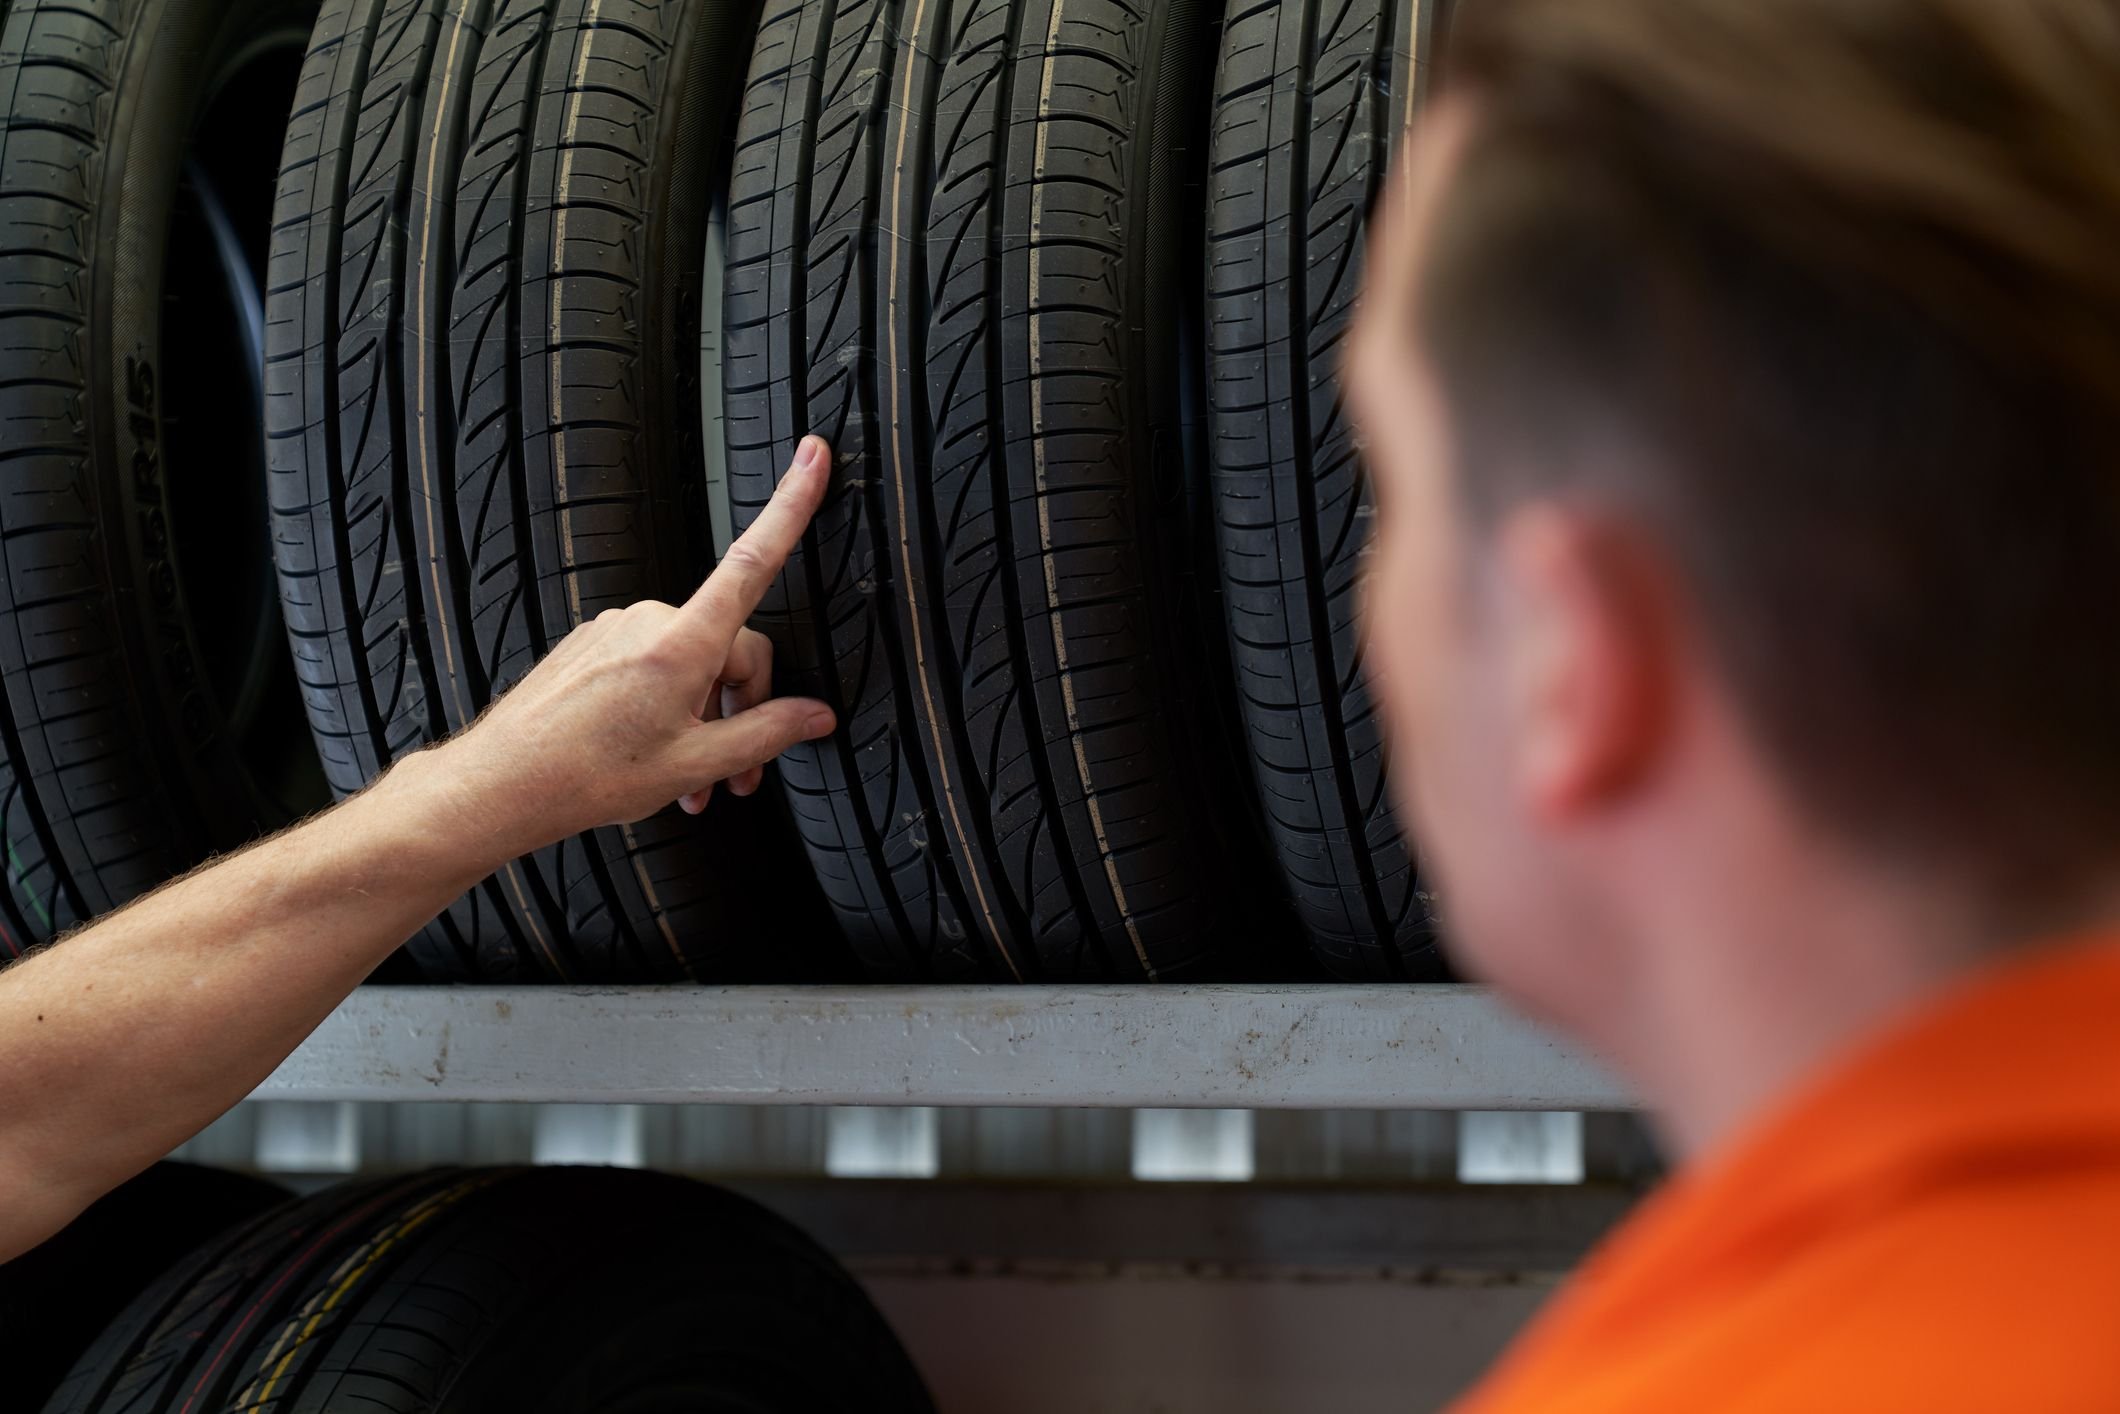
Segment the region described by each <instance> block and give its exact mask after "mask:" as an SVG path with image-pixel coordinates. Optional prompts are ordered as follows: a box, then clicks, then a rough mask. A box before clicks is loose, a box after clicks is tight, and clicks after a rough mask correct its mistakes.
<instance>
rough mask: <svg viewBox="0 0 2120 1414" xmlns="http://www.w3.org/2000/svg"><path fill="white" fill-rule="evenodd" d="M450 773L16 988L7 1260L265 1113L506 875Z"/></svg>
mask: <svg viewBox="0 0 2120 1414" xmlns="http://www.w3.org/2000/svg"><path fill="white" fill-rule="evenodd" d="M447 754H448V748H443V749H441V750H440V751H438V752H430V753H422V754H420V755H415V756H412V757H408V758H407V759H406V760H405V761H404V762H402V763H400V765H399V766H398V767H397V768H395V769H393V770H392V771H391V772H390V773H389V774H387V775H386V776H384V777H383V778H382V779H381V780H379V781H378V782H377V783H376V784H375V785H374V786H373V787H371V788H370V789H369V790H368V791H366V792H364V793H363V794H361V795H359V796H356V797H355V798H354V799H352V800H350V801H348V802H346V803H345V804H344V805H342V806H340V807H339V808H338V809H336V810H333V811H331V812H330V813H328V814H326V815H323V816H320V817H318V818H316V819H314V820H311V821H309V822H307V823H306V824H303V825H300V826H298V827H296V828H294V829H292V830H289V831H287V832H285V833H283V834H281V835H279V836H277V837H275V838H273V839H270V840H267V841H265V842H264V843H262V844H258V845H255V846H253V847H252V848H250V849H248V850H246V851H244V852H243V853H241V854H239V855H236V856H234V857H232V858H229V859H226V860H223V861H220V862H219V863H217V864H216V865H214V866H213V867H211V868H209V869H204V870H201V871H199V872H198V873H195V874H193V875H191V876H190V877H188V878H185V879H182V880H179V881H178V882H176V883H173V884H171V885H169V886H168V887H166V888H164V889H162V890H160V891H158V892H156V893H154V894H152V895H150V896H148V897H147V898H144V899H142V900H140V901H139V902H137V903H135V904H133V905H132V906H131V907H129V908H127V909H124V910H123V911H121V912H119V913H116V914H113V915H111V916H110V917H107V918H105V919H104V920H102V921H101V922H98V923H96V924H94V925H92V926H90V927H89V928H87V929H85V930H83V931H81V932H79V933H76V934H75V935H73V936H72V937H71V938H69V939H67V940H65V941H64V942H62V943H60V944H59V945H58V946H56V947H54V948H52V949H50V950H48V951H46V952H44V953H42V954H39V955H38V956H36V957H33V958H31V959H29V960H28V961H26V962H24V963H21V964H19V965H17V966H16V967H14V968H12V969H10V970H9V971H7V972H6V973H5V974H0V1075H5V1076H6V1077H8V1079H7V1083H6V1085H5V1087H4V1088H0V1192H4V1193H6V1194H8V1195H10V1201H8V1202H6V1203H0V1260H5V1259H6V1258H7V1257H8V1256H10V1255H11V1254H13V1253H14V1252H16V1251H19V1250H22V1249H23V1248H26V1247H27V1246H29V1245H32V1244H34V1243H35V1242H37V1241H40V1240H41V1239H42V1238H43V1237H44V1236H46V1235H48V1233H49V1231H51V1230H55V1229H56V1228H57V1227H58V1226H59V1225H60V1224H62V1223H63V1222H64V1221H66V1220H67V1219H68V1218H69V1217H71V1215H72V1214H73V1212H75V1211H77V1210H78V1209H79V1208H80V1207H81V1206H83V1205H84V1204H86V1203H87V1202H89V1201H91V1200H93V1199H94V1198H95V1197H96V1196H97V1195H98V1194H100V1193H102V1192H104V1191H105V1190H106V1189H108V1188H110V1187H111V1186H113V1185H115V1184H116V1183H118V1182H121V1181H123V1180H124V1179H125V1178H127V1177H129V1176H130V1175H131V1174H133V1173H135V1172H137V1171H138V1170H139V1169H141V1168H142V1167H144V1166H145V1165H147V1164H149V1163H152V1162H153V1161H154V1160H155V1159H157V1158H160V1157H161V1156H162V1155H163V1154H165V1153H167V1152H168V1151H169V1150H170V1149H172V1148H174V1147H175V1146H176V1145H177V1144H179V1143H182V1142H183V1141H184V1140H185V1139H187V1138H189V1137H190V1136H191V1135H193V1134H195V1133H197V1132H198V1130H199V1128H200V1127H201V1126H203V1125H204V1124H206V1123H207V1122H208V1121H210V1120H211V1119H212V1118H213V1117H214V1116H216V1115H218V1114H220V1113H221V1112H222V1111H223V1110H225V1109H227V1108H228V1107H229V1106H230V1105H232V1104H234V1103H235V1102H236V1101H237V1100H239V1099H241V1098H242V1097H243V1096H244V1095H246V1094H248V1093H249V1092H250V1090H251V1089H252V1088H254V1087H255V1086H256V1085H257V1084H258V1082H259V1081H261V1080H263V1079H264V1078H265V1077H266V1076H267V1075H269V1074H270V1073H271V1071H272V1069H273V1067H274V1066H275V1065H277V1064H278V1063H279V1061H280V1059H281V1058H282V1057H284V1056H285V1055H286V1054H287V1053H288V1052H289V1051H291V1050H292V1049H293V1048H294V1047H295V1046H296V1045H298V1044H300V1042H301V1040H302V1038H303V1037H304V1036H306V1035H308V1034H309V1032H310V1031H311V1030H313V1029H314V1028H315V1027H316V1025H317V1023H318V1022H319V1021H321V1020H322V1019H323V1018H324V1016H325V1015H326V1014H328V1013H329V1012H330V1010H331V1008H332V1007H333V1006H334V1005H336V1004H337V1003H338V1002H339V1000H340V999H342V998H343V997H344V996H345V995H346V994H347V993H348V992H349V991H351V990H352V989H353V987H354V986H356V985H357V984H358V983H359V982H360V981H361V979H362V978H363V977H365V976H366V975H367V974H368V973H369V972H370V971H371V970H373V969H374V968H375V966H376V965H377V964H378V963H379V962H381V961H382V960H383V959H384V958H385V957H387V956H388V955H389V954H390V952H391V951H392V950H393V949H394V948H396V947H397V946H398V944H400V943H401V942H403V941H404V940H405V938H406V937H408V936H410V935H411V934H412V933H413V932H414V931H415V930H417V929H418V928H419V927H420V925H421V924H422V923H424V922H425V921H426V920H427V919H429V918H431V917H433V916H434V915H435V914H436V913H438V912H439V911H441V909H443V908H444V907H446V906H447V905H448V904H449V902H450V901H451V900H452V899H454V898H455V897H456V896H457V895H458V894H460V893H462V892H463V890H464V889H466V888H468V887H470V886H471V885H472V884H474V883H475V882H476V881H477V880H478V879H480V878H481V877H482V876H484V875H485V874H486V873H487V872H488V871H490V870H491V869H492V868H494V867H495V866H496V865H497V864H498V863H500V862H501V859H502V858H503V857H504V856H500V855H497V854H495V852H494V851H495V850H497V849H502V848H506V847H507V843H506V842H503V841H501V840H499V839H497V838H495V837H494V836H493V835H492V834H491V833H490V832H489V831H488V830H487V829H485V828H482V826H484V824H485V822H483V821H481V820H478V819H476V818H472V817H470V816H469V815H468V813H467V811H466V808H465V803H464V802H465V796H464V793H463V791H462V790H461V789H460V788H459V787H458V785H457V784H456V783H455V782H453V781H452V780H451V779H450V772H449V769H448V766H447V763H446V757H447ZM17 1199H23V1200H27V1201H16V1200H17Z"/></svg>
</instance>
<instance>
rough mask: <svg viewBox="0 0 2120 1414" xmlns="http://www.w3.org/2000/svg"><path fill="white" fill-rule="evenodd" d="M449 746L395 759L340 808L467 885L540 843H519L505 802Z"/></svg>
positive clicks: (518, 828) (517, 821)
mask: <svg viewBox="0 0 2120 1414" xmlns="http://www.w3.org/2000/svg"><path fill="white" fill-rule="evenodd" d="M454 746H455V743H454V742H447V743H443V744H442V745H439V746H432V747H428V748H426V749H425V750H422V751H415V752H413V753H412V754H411V755H409V756H404V757H401V758H399V759H398V761H396V762H395V763H394V764H393V765H392V766H391V767H390V769H389V770H387V771H385V772H384V773H383V774H382V775H381V776H379V777H377V778H376V780H375V782H374V784H372V785H370V786H369V787H368V789H367V790H365V791H363V792H362V793H361V794H360V795H359V796H357V797H356V798H355V799H354V800H352V801H349V802H348V804H347V808H348V809H356V808H358V809H361V810H363V811H364V812H372V813H373V815H374V818H376V819H377V820H378V821H381V822H383V823H384V825H385V827H386V828H387V829H389V830H390V831H391V833H393V834H394V835H397V836H399V837H401V838H403V839H404V840H405V841H406V842H407V843H408V845H411V846H413V847H415V848H417V850H418V851H419V853H420V856H421V857H422V858H423V859H426V860H428V861H430V862H431V863H432V864H433V866H434V867H435V868H436V870H437V871H438V872H440V873H443V874H447V875H451V876H453V877H457V878H461V879H462V880H463V887H466V888H468V887H470V886H471V885H472V884H474V883H476V882H477V881H478V880H480V879H483V878H484V877H485V876H486V875H488V874H490V873H492V872H493V871H494V870H496V869H498V868H500V867H501V866H502V865H504V864H506V863H507V862H508V861H509V860H511V859H514V858H516V857H517V856H518V855H521V854H525V853H527V852H529V851H530V850H532V849H535V848H537V847H538V845H540V844H544V843H547V841H543V840H534V841H530V842H528V843H523V842H522V841H521V840H520V839H519V838H518V836H519V835H520V834H521V823H522V822H521V821H520V819H519V818H515V812H512V811H511V810H509V809H508V802H507V800H506V799H505V797H504V796H503V795H502V794H501V792H500V790H499V789H497V787H496V786H495V785H494V784H491V783H489V782H487V781H485V780H484V779H482V776H481V773H480V772H478V771H477V770H475V769H472V767H473V766H474V764H475V763H472V762H470V761H468V760H466V759H465V756H464V755H463V753H461V752H456V751H454V750H452V748H453V747H454Z"/></svg>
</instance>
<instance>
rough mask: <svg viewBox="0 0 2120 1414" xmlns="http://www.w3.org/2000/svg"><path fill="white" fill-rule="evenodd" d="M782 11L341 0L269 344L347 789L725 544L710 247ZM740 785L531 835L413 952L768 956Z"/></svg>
mask: <svg viewBox="0 0 2120 1414" xmlns="http://www.w3.org/2000/svg"><path fill="white" fill-rule="evenodd" d="M748 33H749V13H748V11H747V10H746V8H745V7H744V6H743V5H741V4H705V3H683V4H662V3H644V2H643V0H329V3H328V4H326V6H325V8H324V12H323V14H322V16H321V17H320V18H319V20H318V22H317V27H316V32H315V37H314V39H313V41H312V42H311V45H310V49H309V56H308V61H307V63H306V64H305V65H304V67H303V71H302V79H301V88H300V92H299V94H298V96H297V100H296V103H295V107H294V118H293V122H292V125H291V126H290V127H289V129H288V132H287V143H286V155H285V160H284V162H283V165H282V172H281V180H280V190H279V199H278V202H277V204H276V206H275V211H274V239H273V249H272V273H273V292H272V297H271V301H270V311H269V325H270V330H271V335H270V346H269V348H268V350H267V357H266V370H267V406H268V429H269V430H268V435H269V437H270V445H271V462H272V503H273V513H274V518H275V525H276V529H277V534H276V535H275V542H274V543H275V549H276V552H277V555H278V561H279V573H280V590H281V597H282V600H283V602H284V603H285V605H286V611H287V620H288V630H289V633H290V635H291V640H292V642H293V645H294V652H295V657H296V661H297V664H298V669H299V673H300V677H301V681H302V686H303V691H304V696H305V699H306V702H307V704H308V709H309V715H310V720H311V723H312V725H313V727H314V728H315V732H316V737H317V742H318V746H319V748H320V750H321V752H322V755H323V759H324V767H325V771H326V773H327V774H328V776H329V777H330V781H331V785H332V788H333V789H334V790H335V791H336V792H337V793H339V794H341V795H344V794H348V793H350V792H352V791H355V790H358V789H359V788H360V787H361V786H363V785H364V784H366V783H367V782H368V781H369V780H371V779H373V778H374V777H375V776H376V775H377V774H379V773H380V772H381V771H382V770H384V769H385V768H386V767H388V766H389V764H390V763H391V762H392V761H393V760H395V759H397V758H399V757H401V756H403V755H404V754H405V753H407V752H409V751H413V750H416V749H418V748H419V747H421V746H423V745H426V744H428V743H430V742H433V741H436V740H439V739H441V738H442V737H444V736H447V735H448V734H450V733H452V732H454V731H457V730H460V729H461V728H463V727H464V726H466V725H467V724H468V723H469V722H470V721H471V720H472V719H473V718H474V717H476V716H477V715H478V714H479V712H480V711H482V710H483V709H484V708H485V706H486V704H487V703H488V702H490V701H491V700H492V699H493V698H494V697H495V696H496V695H498V694H499V693H501V692H503V691H505V690H506V689H507V687H508V686H509V685H510V684H511V683H512V682H514V681H515V680H516V679H518V678H520V677H521V676H522V674H523V673H525V672H526V671H528V669H529V668H530V666H531V665H532V664H533V663H535V662H536V661H537V659H538V657H539V656H540V655H541V654H543V653H544V652H545V651H546V650H547V649H549V648H550V647H551V646H552V645H553V644H555V643H556V642H557V641H558V640H559V639H560V638H561V637H562V636H564V635H565V634H566V633H567V632H568V631H569V630H570V629H572V628H573V627H574V626H576V625H577V624H580V623H582V622H584V621H586V620H587V619H590V618H594V617H595V616H596V615H597V614H598V613H600V612H602V611H603V610H605V609H607V608H616V607H621V606H623V605H626V604H629V603H632V602H634V601H635V600H638V599H642V598H661V599H671V598H682V597H683V596H684V595H686V594H687V593H689V592H690V590H691V589H692V587H693V586H695V585H696V584H697V583H698V581H699V580H700V579H701V578H702V577H704V575H705V573H706V571H707V569H708V568H709V565H710V563H711V552H710V550H709V548H708V544H707V532H706V524H707V522H706V512H705V506H704V500H703V486H704V478H703V474H702V472H701V469H700V468H701V462H700V456H701V452H700V434H699V429H700V426H701V410H700V402H699V390H698V384H697V379H698V368H699V364H698V356H697V337H698V335H697V331H698V323H699V314H698V311H699V307H700V294H699V282H700V279H701V266H700V250H701V248H702V245H703V242H704V239H705V222H706V213H707V209H708V193H709V191H710V189H711V182H710V180H709V178H710V176H711V173H712V171H713V170H714V164H715V160H716V153H717V151H718V149H719V144H720V138H721V135H722V121H723V117H724V115H725V111H726V108H727V98H728V94H729V92H730V86H729V81H730V78H731V75H730V74H729V73H728V72H725V70H727V69H729V68H730V67H731V60H730V58H729V56H730V55H732V54H739V53H740V52H741V48H742V39H743V37H744V36H745V35H747V34H748ZM718 806H719V808H718V809H717V810H716V811H715V812H714V813H713V815H712V816H711V818H710V820H709V821H708V822H707V824H706V825H704V826H702V825H701V823H700V822H698V821H695V820H692V819H690V818H688V817H686V816H684V815H683V814H682V813H681V812H679V811H677V810H675V809H674V808H673V809H671V810H667V811H665V812H664V813H663V814H661V815H658V816H656V817H655V818H653V819H650V820H646V821H643V822H641V823H640V824H638V825H635V826H624V827H617V828H611V829H601V830H596V831H592V832H591V833H589V834H586V835H583V836H580V837H578V838H575V839H570V840H564V841H561V842H560V843H558V844H556V845H554V846H552V847H551V848H549V849H545V850H541V851H539V852H538V853H537V854H535V855H533V856H531V857H528V858H525V859H522V860H518V861H516V862H514V863H512V864H510V865H508V866H507V867H506V868H504V869H503V870H502V871H501V872H500V873H498V874H496V875H495V876H494V877H493V878H491V879H489V880H488V881H486V883H484V884H483V885H481V886H479V887H478V888H476V889H474V890H473V891H472V892H471V893H469V894H467V895H466V896H465V897H464V898H463V899H462V900H460V901H459V902H458V903H457V904H456V905H454V906H453V907H451V908H450V909H449V910H447V911H446V912H445V913H443V914H442V916H441V917H439V918H437V919H436V920H435V921H434V923H433V924H432V925H430V926H429V927H428V928H427V930H426V931H425V932H424V933H423V934H422V935H421V936H420V937H419V938H416V939H415V940H414V941H413V943H412V952H413V955H414V957H415V958H416V960H417V961H418V962H419V963H420V964H421V965H422V967H423V968H424V970H426V971H427V973H428V974H429V975H432V976H437V977H442V978H476V979H482V980H500V979H507V978H512V977H517V976H531V977H545V978H550V979H553V980H596V981H618V980H670V979H681V978H686V977H694V978H711V979H714V980H729V979H731V978H734V977H740V976H741V975H742V974H743V973H744V971H745V970H746V968H745V964H746V957H745V953H744V948H745V947H746V946H748V945H747V944H745V943H744V942H743V941H742V939H743V936H744V935H745V934H747V933H750V932H752V931H754V930H753V929H751V928H747V927H742V926H737V925H738V922H739V920H732V918H731V917H730V910H731V908H732V906H733V905H735V904H737V903H740V902H741V899H740V898H736V899H732V897H731V895H732V893H733V892H734V890H733V889H732V888H731V883H732V882H733V881H735V880H738V879H751V880H756V879H757V878H758V877H759V873H758V871H757V870H756V869H748V868H745V867H743V866H744V861H745V859H746V854H745V846H744V841H746V840H748V839H751V838H753V837H755V835H756V833H757V832H756V831H755V830H752V829H745V828H740V827H736V828H732V827H731V826H732V825H733V824H734V821H733V817H734V816H735V815H736V814H738V813H740V811H741V809H742V807H741V806H740V805H735V806H732V805H731V803H730V802H728V801H726V800H724V801H721V802H718ZM717 826H719V827H721V828H716V827H717ZM768 877H770V876H768Z"/></svg>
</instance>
